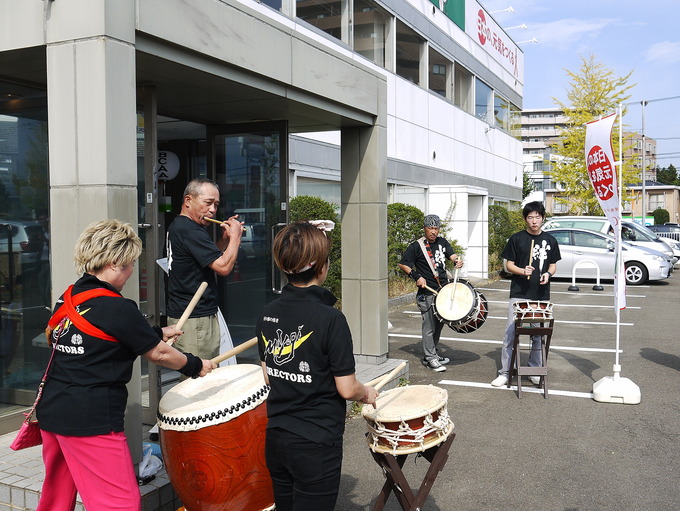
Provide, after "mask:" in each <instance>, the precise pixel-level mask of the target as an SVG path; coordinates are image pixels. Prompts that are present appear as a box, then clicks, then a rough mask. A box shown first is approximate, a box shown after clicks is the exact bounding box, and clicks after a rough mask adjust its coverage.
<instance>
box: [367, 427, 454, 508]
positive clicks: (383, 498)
mask: <svg viewBox="0 0 680 511" xmlns="http://www.w3.org/2000/svg"><path fill="white" fill-rule="evenodd" d="M455 437H456V434H455V433H451V434H450V435H449V436H448V438H447V439H446V440H444V442H442V443H441V444H439V445H435V446H434V447H430V448H429V449H427V450H425V451H422V452H419V453H416V454H417V455H418V456H422V457H423V458H425V459H426V460H427V461H429V462H430V468H428V469H427V473H426V474H425V477H424V479H423V482H422V483H421V484H420V488H419V489H418V493H417V494H414V493H413V490H411V487H410V486H409V484H408V481H406V477H404V473H403V472H402V470H401V469H402V467H403V466H404V463H405V462H406V458H407V457H408V454H397V455H396V456H395V455H393V454H389V453H381V452H375V451H373V450H371V455H372V456H373V459H374V460H375V462H376V463H377V464H378V465H380V468H382V470H383V473H384V474H385V478H386V481H385V484H384V485H383V487H382V490H380V493H379V494H378V499H377V500H376V502H375V505H374V506H373V511H382V510H383V509H384V508H385V504H386V503H387V499H388V498H389V496H390V493H391V492H392V491H394V495H395V496H396V497H397V500H398V501H399V505H401V508H402V509H403V510H404V511H419V510H420V509H422V506H423V503H424V502H425V499H426V498H427V496H428V495H429V494H430V490H431V489H432V485H433V484H434V480H435V479H436V478H437V475H438V474H439V472H441V471H442V470H443V469H444V465H445V464H446V461H447V460H448V459H449V449H450V447H451V443H452V442H453V439H454V438H455Z"/></svg>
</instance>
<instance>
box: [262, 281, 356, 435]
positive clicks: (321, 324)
mask: <svg viewBox="0 0 680 511" xmlns="http://www.w3.org/2000/svg"><path fill="white" fill-rule="evenodd" d="M335 300H336V299H335V297H334V296H333V295H332V294H331V293H330V292H329V291H327V290H325V289H323V288H321V287H319V286H310V287H295V286H293V285H291V284H288V285H286V286H285V287H284V288H283V292H282V294H281V297H280V298H278V299H277V300H275V301H273V302H271V303H270V304H268V305H267V306H266V307H265V310H264V312H263V314H262V317H261V318H260V319H259V320H258V323H257V337H258V350H259V353H260V359H261V360H262V361H263V362H265V364H266V366H267V374H268V375H269V384H270V386H271V391H270V392H269V397H268V398H267V416H268V419H269V420H268V422H267V428H281V429H284V430H287V431H290V432H292V433H295V434H296V435H299V436H301V437H303V438H307V439H309V440H310V441H311V442H314V443H318V444H322V445H331V446H339V445H342V434H343V432H344V430H345V412H346V406H347V403H346V401H345V399H343V398H342V396H340V394H339V393H338V390H337V387H336V386H335V379H334V377H335V376H348V375H351V374H354V372H355V364H354V355H353V353H352V336H351V333H350V330H349V325H348V324H347V320H346V319H345V316H343V314H342V312H340V311H339V310H337V309H335V308H333V307H332V305H333V304H334V303H335Z"/></svg>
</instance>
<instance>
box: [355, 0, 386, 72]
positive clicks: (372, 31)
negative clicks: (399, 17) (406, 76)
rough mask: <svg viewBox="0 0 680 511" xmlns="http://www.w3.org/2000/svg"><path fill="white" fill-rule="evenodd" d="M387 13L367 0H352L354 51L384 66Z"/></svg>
mask: <svg viewBox="0 0 680 511" xmlns="http://www.w3.org/2000/svg"><path fill="white" fill-rule="evenodd" d="M387 20H388V16H387V14H386V13H385V12H384V11H383V10H382V9H380V8H379V7H378V6H376V5H374V4H373V3H372V2H369V1H368V0H354V41H353V47H354V51H355V52H357V53H358V54H360V55H363V56H364V57H366V58H367V59H369V60H371V61H372V62H374V63H375V64H377V65H379V66H382V67H385V34H386V27H387Z"/></svg>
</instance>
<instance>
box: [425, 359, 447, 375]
mask: <svg viewBox="0 0 680 511" xmlns="http://www.w3.org/2000/svg"><path fill="white" fill-rule="evenodd" d="M426 367H429V368H430V369H432V370H433V371H434V372H436V373H441V372H442V371H446V367H445V366H443V365H441V364H440V363H439V359H437V358H431V359H430V360H428V361H427V366H426Z"/></svg>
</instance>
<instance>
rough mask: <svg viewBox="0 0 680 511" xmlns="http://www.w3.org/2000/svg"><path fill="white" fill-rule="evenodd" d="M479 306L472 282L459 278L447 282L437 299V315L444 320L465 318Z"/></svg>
mask: <svg viewBox="0 0 680 511" xmlns="http://www.w3.org/2000/svg"><path fill="white" fill-rule="evenodd" d="M476 306H477V295H476V294H475V289H474V288H473V287H472V285H471V284H469V283H468V282H466V281H464V280H459V281H458V282H456V283H455V284H454V283H453V282H451V283H449V284H446V285H445V286H444V287H443V288H441V290H440V291H439V294H437V298H436V299H435V307H436V310H437V315H438V316H440V317H441V318H442V319H443V320H444V321H460V320H462V319H465V318H466V317H467V316H469V315H470V313H471V312H472V311H473V310H474V309H475V308H476Z"/></svg>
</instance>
